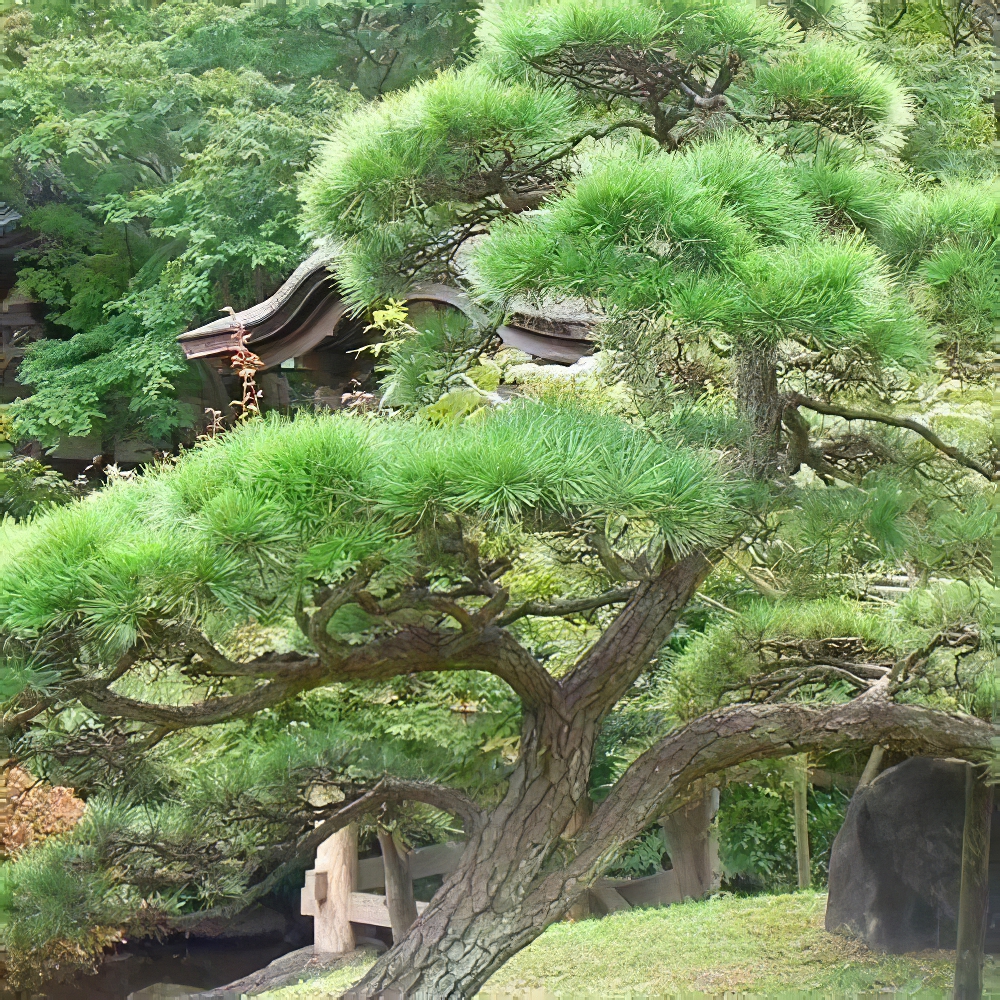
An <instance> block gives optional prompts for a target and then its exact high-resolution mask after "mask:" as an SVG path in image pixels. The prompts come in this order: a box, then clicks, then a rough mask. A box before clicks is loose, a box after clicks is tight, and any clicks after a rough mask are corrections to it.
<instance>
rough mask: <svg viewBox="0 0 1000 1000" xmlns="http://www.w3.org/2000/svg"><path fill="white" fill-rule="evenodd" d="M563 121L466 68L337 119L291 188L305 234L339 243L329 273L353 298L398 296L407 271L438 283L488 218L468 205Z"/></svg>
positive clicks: (534, 94) (560, 113)
mask: <svg viewBox="0 0 1000 1000" xmlns="http://www.w3.org/2000/svg"><path fill="white" fill-rule="evenodd" d="M573 117H574V116H573V114H572V109H571V103H570V101H569V98H568V96H567V95H564V94H562V93H560V92H557V91H538V90H535V89H533V88H531V87H527V86H524V85H519V84H502V83H497V82H496V81H494V80H492V79H491V78H490V77H489V76H487V75H486V74H484V73H483V72H482V70H480V69H479V68H477V67H470V68H468V69H465V70H462V71H460V72H449V73H444V74H442V75H440V76H438V77H436V78H435V79H434V80H431V81H428V82H426V83H422V84H419V85H418V86H416V87H413V88H411V89H410V90H408V91H406V92H404V93H402V94H400V95H393V96H390V97H389V98H388V99H386V100H385V101H382V102H380V103H379V104H375V105H369V106H366V107H364V108H360V109H358V110H357V111H356V112H355V113H354V114H352V115H349V116H347V117H346V118H345V119H344V121H343V123H342V124H341V125H340V127H339V128H338V129H337V131H336V132H335V133H334V135H333V137H332V138H331V139H330V141H329V142H328V143H326V145H325V146H324V148H323V150H322V153H321V155H320V157H319V159H318V160H317V162H316V164H315V166H314V167H313V169H312V170H311V171H310V173H309V176H308V177H307V179H306V181H305V183H304V185H303V187H302V198H303V200H304V204H305V210H304V221H305V225H306V226H307V227H308V230H309V232H310V233H311V234H313V235H324V236H326V235H329V236H333V237H335V238H337V239H338V240H341V241H343V248H342V251H341V253H340V255H339V257H338V274H339V277H340V280H341V284H342V285H343V286H344V287H345V289H346V290H348V291H349V292H350V293H351V295H352V296H354V298H355V299H356V300H358V301H363V302H370V301H373V300H375V301H377V300H379V299H384V298H388V297H390V296H392V295H395V294H398V293H399V292H400V291H401V290H402V289H404V288H405V287H406V286H407V284H408V282H409V281H410V280H411V279H412V278H413V277H414V275H415V274H417V273H420V274H421V275H422V276H425V277H431V278H436V277H441V276H443V275H447V274H448V273H449V270H450V268H451V264H452V260H453V258H454V253H455V251H456V250H457V249H458V245H459V243H460V241H461V238H464V237H465V236H467V235H468V229H469V227H470V226H474V225H475V224H476V223H477V222H480V221H482V219H483V218H488V217H489V215H490V214H491V213H490V211H489V210H488V209H483V208H477V207H476V203H477V202H479V201H480V200H481V199H483V198H485V197H487V196H489V195H493V194H498V193H499V191H500V189H499V188H498V187H497V186H496V184H497V182H496V180H495V179H494V177H493V175H494V174H495V173H496V172H497V171H498V170H511V171H514V172H517V171H524V170H527V169H529V168H530V166H531V165H533V164H534V163H535V162H536V161H538V160H539V159H542V158H543V157H544V155H545V153H546V152H547V151H549V150H551V149H552V148H554V147H556V146H558V145H559V143H560V141H561V140H562V139H563V137H564V136H566V135H567V130H568V129H569V128H571V127H572V125H573ZM484 211H485V215H484V214H483V212H484ZM435 244H437V245H438V246H439V247H440V249H439V250H436V251H432V252H431V253H430V255H429V256H427V255H425V254H424V253H423V251H424V250H425V249H426V248H427V247H428V246H433V245H435ZM414 254H415V256H414Z"/></svg>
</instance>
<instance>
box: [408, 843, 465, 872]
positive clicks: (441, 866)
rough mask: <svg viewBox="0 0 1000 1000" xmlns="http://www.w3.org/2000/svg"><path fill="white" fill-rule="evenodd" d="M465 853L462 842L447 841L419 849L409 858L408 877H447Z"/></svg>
mask: <svg viewBox="0 0 1000 1000" xmlns="http://www.w3.org/2000/svg"><path fill="white" fill-rule="evenodd" d="M464 853H465V843H464V841H458V842H455V841H452V840H450V841H448V843H447V844H432V845H431V846H430V847H421V848H420V849H419V850H418V851H414V852H413V854H412V855H411V856H410V875H411V876H412V877H413V878H426V877H427V876H428V875H447V874H448V872H453V871H454V870H455V869H456V868H457V867H458V863H459V861H461V860H462V855H463V854H464Z"/></svg>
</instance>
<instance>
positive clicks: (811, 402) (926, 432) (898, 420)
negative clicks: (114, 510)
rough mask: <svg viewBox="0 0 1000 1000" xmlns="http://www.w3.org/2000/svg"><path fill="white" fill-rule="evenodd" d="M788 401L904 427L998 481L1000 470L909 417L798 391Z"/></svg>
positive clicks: (844, 416)
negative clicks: (853, 406) (827, 400)
mask: <svg viewBox="0 0 1000 1000" xmlns="http://www.w3.org/2000/svg"><path fill="white" fill-rule="evenodd" d="M788 402H789V403H790V404H791V405H793V406H804V407H806V409H809V410H814V411H815V412H816V413H825V414H826V415H827V416H831V417H840V418H841V419H843V420H870V421H873V422H874V423H880V424H888V425H889V426H890V427H904V428H905V429H906V430H909V431H913V432H914V433H915V434H919V435H920V436H921V437H922V438H923V439H924V440H925V441H927V442H928V443H929V444H932V445H933V446H934V447H935V448H937V450H938V451H940V452H941V453H942V454H943V455H947V456H948V457H949V458H950V459H952V461H954V462H957V463H958V464H959V465H961V466H964V467H965V468H966V469H971V470H972V471H973V472H978V473H979V475H981V476H983V477H984V478H985V479H987V480H989V482H991V483H992V482H995V481H996V480H997V478H998V477H997V471H996V470H995V469H988V468H987V467H986V466H985V465H983V464H982V463H980V462H977V461H976V460H975V459H974V458H969V456H968V455H966V454H965V453H964V452H963V451H961V450H960V449H959V448H955V447H954V446H953V445H950V444H945V443H944V441H942V440H941V438H939V437H938V436H937V434H935V433H934V432H933V431H932V430H931V429H930V428H929V427H925V426H924V425H923V424H921V423H918V422H917V421H916V420H911V419H910V418H909V417H893V416H890V415H889V414H886V413H876V412H875V411H874V410H851V409H848V408H847V407H846V406H835V405H834V404H832V403H824V402H822V401H820V400H818V399H810V398H809V397H808V396H803V395H801V394H799V393H797V392H794V393H792V394H791V395H790V396H789V397H788Z"/></svg>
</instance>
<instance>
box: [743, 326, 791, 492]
mask: <svg viewBox="0 0 1000 1000" xmlns="http://www.w3.org/2000/svg"><path fill="white" fill-rule="evenodd" d="M777 361H778V352H777V350H776V348H775V347H774V346H773V345H771V344H769V343H767V342H764V341H759V342H753V341H750V342H746V343H740V344H739V345H738V346H737V349H736V401H737V404H738V406H739V409H740V413H741V414H742V415H743V417H744V418H745V419H746V420H748V421H749V423H750V425H751V426H752V427H753V431H754V437H753V441H752V442H751V448H750V450H751V464H752V465H753V467H754V469H755V471H757V472H759V473H766V472H767V471H768V470H769V469H770V468H771V467H773V465H774V464H775V462H776V460H777V454H778V435H779V433H780V430H781V410H782V406H781V398H780V396H779V395H778V371H777Z"/></svg>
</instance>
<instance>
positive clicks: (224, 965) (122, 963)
mask: <svg viewBox="0 0 1000 1000" xmlns="http://www.w3.org/2000/svg"><path fill="white" fill-rule="evenodd" d="M296 947H300V945H299V944H289V943H288V942H285V941H275V940H274V938H273V937H271V938H267V939H263V940H261V939H253V938H242V939H240V940H237V941H211V940H199V939H195V938H191V939H189V940H185V939H184V938H183V937H181V938H178V939H176V940H174V941H169V940H168V941H164V942H159V943H158V942H155V941H148V942H147V941H139V942H137V943H135V944H134V945H133V944H131V943H129V944H128V945H126V946H124V947H123V948H122V949H121V951H120V952H119V953H118V954H116V955H114V956H113V957H112V958H111V960H110V961H106V962H105V963H104V965H103V966H102V967H101V969H100V971H99V972H98V973H97V975H95V976H81V977H79V978H78V979H75V980H74V981H72V982H69V983H50V984H46V985H45V986H43V987H42V989H41V990H40V991H39V992H38V993H34V994H31V993H27V992H22V993H14V992H11V991H4V992H0V1000H29V998H32V1000H33V998H35V997H38V998H41V997H44V998H45V1000H127V997H128V996H129V994H130V993H135V992H137V991H139V990H143V989H145V988H146V987H149V986H151V985H153V984H155V983H164V984H177V985H180V986H190V987H195V988H197V989H199V990H208V989H212V988H213V987H217V986H224V985H225V984H226V983H231V982H232V981H233V980H235V979H240V978H242V977H243V976H247V975H249V974H250V973H251V972H255V971H256V970H257V969H260V968H263V967H264V966H265V965H267V963H268V962H272V961H274V959H276V958H278V957H279V956H281V955H284V954H286V953H287V952H289V951H292V950H293V949H294V948H296ZM182 995H183V994H182ZM163 996H164V997H166V996H167V991H164V992H163ZM175 996H176V993H175ZM142 1000H146V998H145V997H143V998H142Z"/></svg>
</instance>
